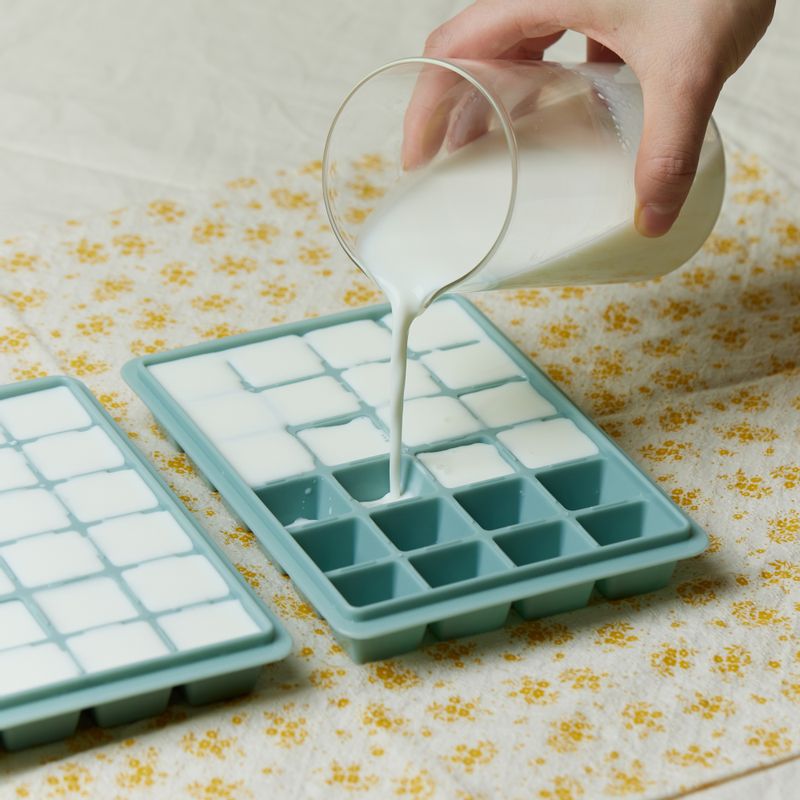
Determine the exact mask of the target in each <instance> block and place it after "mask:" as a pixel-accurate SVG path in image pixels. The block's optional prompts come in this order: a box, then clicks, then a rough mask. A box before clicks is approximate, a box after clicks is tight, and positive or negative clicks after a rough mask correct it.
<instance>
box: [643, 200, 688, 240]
mask: <svg viewBox="0 0 800 800" xmlns="http://www.w3.org/2000/svg"><path fill="white" fill-rule="evenodd" d="M679 211H680V206H676V205H674V204H672V205H669V204H659V203H647V204H646V205H644V206H639V205H637V206H636V213H635V214H634V218H633V221H634V224H635V225H636V230H638V231H639V233H641V234H642V236H663V235H664V234H665V233H666V232H667V231H668V230H669V229H670V228H671V227H672V223H673V222H675V220H676V218H677V216H678V212H679Z"/></svg>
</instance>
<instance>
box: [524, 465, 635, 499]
mask: <svg viewBox="0 0 800 800" xmlns="http://www.w3.org/2000/svg"><path fill="white" fill-rule="evenodd" d="M536 477H537V478H538V479H539V482H540V483H541V484H542V486H544V488H545V489H547V491H548V492H550V494H551V495H553V497H555V499H556V500H558V502H559V503H561V505H562V506H564V508H566V509H569V510H570V511H574V510H577V509H581V508H592V507H593V506H605V505H611V504H612V503H618V502H621V501H623V500H632V499H634V498H636V497H638V496H639V495H641V494H642V492H643V491H644V487H643V485H642V479H641V478H638V477H637V476H636V475H634V474H633V473H632V472H631V471H630V470H628V469H625V468H624V467H623V466H621V465H619V464H614V463H612V462H611V461H610V460H608V459H605V458H598V459H595V460H593V461H584V462H583V463H579V464H571V465H569V466H565V467H556V468H555V469H549V470H547V471H545V472H539V473H538V474H537V475H536Z"/></svg>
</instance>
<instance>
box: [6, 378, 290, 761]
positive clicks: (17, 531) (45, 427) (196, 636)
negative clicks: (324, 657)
mask: <svg viewBox="0 0 800 800" xmlns="http://www.w3.org/2000/svg"><path fill="white" fill-rule="evenodd" d="M290 647H291V642H290V639H289V636H288V634H287V633H286V632H285V631H284V630H283V629H282V627H281V626H280V624H279V623H278V621H277V620H276V619H275V618H274V617H273V616H272V615H271V614H270V613H269V612H268V611H267V610H266V609H265V608H264V607H263V605H262V604H261V602H260V601H259V600H258V599H257V598H256V596H255V595H254V594H253V592H252V591H251V590H250V588H249V587H248V586H247V584H246V583H245V582H244V581H243V580H242V579H241V577H240V576H239V575H238V574H237V573H236V570H234V569H233V568H232V567H231V566H230V564H229V563H228V562H227V560H226V559H225V558H224V556H223V555H222V553H221V551H220V550H219V549H218V548H217V547H216V546H215V545H214V544H213V543H211V542H210V541H209V540H208V539H207V538H206V537H205V536H204V535H203V534H202V532H201V530H200V528H199V527H198V526H197V524H196V523H195V522H194V521H193V520H192V518H191V517H190V515H189V514H188V512H187V511H186V510H185V508H184V507H183V506H182V505H181V504H180V503H179V502H178V501H177V499H176V498H175V497H174V496H173V495H172V493H171V492H170V491H169V489H168V488H167V486H166V484H164V483H163V481H162V480H161V479H160V478H159V477H158V476H157V474H156V472H155V471H154V470H153V468H152V467H150V466H148V465H147V463H146V462H145V461H144V459H143V458H142V457H141V456H140V455H139V453H138V452H137V451H136V450H135V449H134V448H133V447H132V446H131V444H130V443H129V441H128V437H127V436H126V435H125V434H124V433H123V432H122V431H120V430H119V428H118V427H117V426H116V424H115V423H114V421H113V420H112V419H111V418H110V417H109V416H108V414H107V413H106V412H105V411H104V410H103V408H102V406H101V405H100V404H99V403H98V402H97V401H96V400H95V399H94V397H93V396H92V395H91V393H90V392H89V390H88V389H86V387H85V386H84V385H83V384H81V383H80V382H78V381H75V380H72V379H70V378H65V377H52V378H41V379H37V380H34V381H26V382H23V383H17V384H13V385H10V386H5V387H2V388H0V743H2V745H3V746H4V747H5V748H6V749H9V750H12V749H18V748H21V747H27V746H31V745H34V744H40V743H43V742H49V741H55V740H57V739H61V738H64V737H66V736H69V735H70V734H71V733H72V732H73V731H74V730H75V728H76V726H77V724H78V721H79V717H80V714H81V712H82V711H91V712H92V714H93V716H94V719H95V721H96V722H97V723H98V724H100V725H104V726H106V725H118V724H123V723H127V722H130V721H133V720H136V719H140V718H142V717H147V716H153V715H156V714H159V713H161V712H162V711H164V709H165V708H166V707H167V703H168V701H169V699H170V695H171V692H172V690H173V689H174V688H177V687H182V689H183V692H184V695H185V697H186V698H187V699H188V701H189V702H191V703H204V702H210V701H213V700H218V699H222V698H227V697H231V696H233V695H236V694H241V693H244V692H247V691H249V690H250V689H252V687H253V686H254V684H255V682H256V679H257V677H258V674H259V672H260V670H261V667H262V666H263V665H264V664H267V663H269V662H273V661H276V660H279V659H282V658H284V657H285V656H286V655H287V654H288V652H289V649H290Z"/></svg>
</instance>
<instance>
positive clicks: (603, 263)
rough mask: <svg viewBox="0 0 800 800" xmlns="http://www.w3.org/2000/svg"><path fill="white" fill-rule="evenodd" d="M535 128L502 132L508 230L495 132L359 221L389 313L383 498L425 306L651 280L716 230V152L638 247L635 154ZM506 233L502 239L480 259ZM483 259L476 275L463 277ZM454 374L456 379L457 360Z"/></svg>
mask: <svg viewBox="0 0 800 800" xmlns="http://www.w3.org/2000/svg"><path fill="white" fill-rule="evenodd" d="M620 107H621V108H624V113H623V116H625V115H626V114H627V116H628V117H631V114H632V111H631V108H630V107H629V106H624V104H622V103H620ZM612 114H613V109H612ZM535 120H536V118H535V115H532V116H531V119H530V120H528V121H527V122H526V121H525V120H524V119H522V120H517V121H515V124H514V129H515V135H516V137H517V144H518V166H517V174H518V181H517V186H516V199H515V202H514V204H513V209H512V213H511V215H510V218H509V219H508V220H506V214H507V211H508V205H507V201H508V198H509V197H510V196H511V188H512V165H511V160H510V156H509V151H508V146H507V143H506V140H505V137H504V135H503V133H502V131H500V130H495V131H493V132H490V133H488V134H486V135H484V136H482V137H480V138H479V139H477V140H475V141H474V142H472V143H471V144H468V145H466V146H465V147H462V148H460V149H459V150H457V151H456V152H455V153H453V154H452V155H450V156H449V157H447V158H445V159H443V160H441V161H439V162H438V163H436V164H433V165H431V166H430V167H428V168H426V169H420V170H416V171H413V172H410V173H407V174H405V175H404V176H402V177H401V178H400V180H399V181H398V182H397V184H396V185H395V186H394V187H392V189H391V191H389V192H388V193H387V194H386V195H385V196H384V197H383V199H382V200H381V202H379V203H378V205H377V207H376V208H375V210H374V211H373V212H372V214H371V215H370V216H369V217H368V219H367V221H366V223H365V224H364V226H363V228H362V229H361V231H360V233H359V236H358V239H357V241H356V243H355V247H354V252H355V254H356V256H357V257H358V259H359V262H360V264H361V265H362V266H363V267H364V269H365V270H366V271H367V272H368V273H369V274H370V275H372V277H373V278H374V279H375V280H376V282H377V283H378V284H379V286H380V287H381V288H382V289H383V291H384V292H385V294H386V296H387V297H388V299H389V302H390V303H391V306H392V332H393V348H392V364H393V365H394V366H393V370H394V372H393V380H392V400H391V406H390V414H389V421H390V428H391V449H390V452H391V466H390V481H391V487H392V489H391V491H392V494H394V495H397V494H398V493H399V492H400V490H401V487H400V473H399V465H400V448H401V441H402V413H403V400H402V398H403V387H404V373H405V360H406V351H407V343H408V332H409V326H410V325H411V322H412V321H413V320H414V318H415V317H416V316H417V315H419V314H420V313H421V312H422V310H423V309H424V308H425V306H426V305H427V304H428V303H429V302H430V301H431V299H432V298H434V297H435V296H436V295H437V294H438V293H440V292H441V291H442V290H443V289H445V288H447V287H449V286H451V285H452V284H454V283H457V287H456V288H457V289H458V290H459V291H480V290H485V289H501V288H513V287H521V286H553V285H570V284H581V283H611V282H618V281H630V280H640V279H646V278H649V277H654V276H657V275H660V274H663V273H664V272H668V271H669V270H670V269H674V268H675V267H677V266H679V265H680V264H682V263H683V262H684V261H685V260H686V259H688V258H689V257H690V256H691V255H692V254H693V253H694V252H695V251H696V249H697V247H698V246H699V244H700V243H701V242H702V241H703V240H704V239H705V238H706V236H707V235H708V233H710V231H711V228H712V227H713V225H714V222H715V221H716V218H717V215H718V212H719V207H720V203H721V197H722V192H723V187H724V180H725V177H724V158H723V153H722V149H721V147H720V146H719V145H718V142H716V141H714V142H712V143H711V145H710V146H708V147H706V148H704V150H703V153H702V155H701V160H700V165H699V172H698V175H697V178H696V180H695V183H694V185H693V187H692V190H691V192H690V194H689V197H688V199H687V202H686V204H685V206H684V209H683V211H682V213H681V216H680V218H679V219H678V221H677V222H676V224H675V226H674V227H673V229H672V230H671V231H670V232H669V233H668V234H667V235H666V236H663V237H661V238H659V239H647V238H645V237H643V236H641V235H640V234H639V233H638V232H637V231H636V230H635V227H634V222H633V209H634V204H635V191H634V184H633V176H634V163H635V156H636V148H635V147H631V146H630V143H629V142H628V141H627V140H623V141H622V142H621V143H620V142H619V141H616V140H614V139H613V138H611V139H609V140H608V141H606V142H600V143H599V144H593V145H592V146H591V147H587V146H584V145H582V143H581V142H580V141H577V142H576V141H574V140H568V141H566V142H564V143H563V144H559V142H558V141H557V137H550V138H549V139H547V140H545V141H544V142H543V141H542V140H540V139H539V138H537V137H538V131H537V130H536V128H535ZM625 122H626V124H625V126H624V127H623V129H625V130H628V131H630V130H631V129H634V131H635V129H636V127H637V126H636V125H635V124H633V123H631V121H630V119H626V120H625ZM638 127H639V129H640V127H641V122H639V123H638ZM499 199H502V201H501V202H498V200H499ZM506 222H507V228H506V230H505V235H504V236H503V237H502V239H501V241H499V244H497V246H496V249H495V250H494V251H493V252H492V248H493V247H494V246H495V242H496V240H497V239H498V236H499V235H500V233H501V231H502V230H503V226H504V223H506ZM484 256H486V258H485V260H484V263H483V264H482V265H481V268H480V269H478V270H477V271H475V272H474V273H472V274H469V275H468V273H470V271H471V270H472V269H473V267H475V266H476V265H478V264H479V263H480V262H481V259H482V258H484ZM465 276H467V277H466V278H465ZM457 358H458V356H455V357H448V356H442V355H434V356H433V357H431V358H429V359H428V360H426V359H423V363H425V364H426V366H428V367H429V368H432V369H433V364H434V363H435V362H437V361H440V360H441V361H444V362H447V361H449V360H451V359H457ZM432 362H433V363H432ZM454 363H455V362H454ZM455 366H456V367H457V368H458V371H459V372H464V370H463V369H462V367H464V366H469V361H468V360H467V361H466V362H465V363H464V364H455ZM433 371H434V372H435V371H436V370H435V369H433ZM457 382H458V384H459V385H461V386H465V385H466V384H467V383H469V382H470V379H468V378H467V377H465V376H464V375H462V376H461V377H460V378H459V380H458V381H457ZM472 382H473V383H477V382H479V381H472Z"/></svg>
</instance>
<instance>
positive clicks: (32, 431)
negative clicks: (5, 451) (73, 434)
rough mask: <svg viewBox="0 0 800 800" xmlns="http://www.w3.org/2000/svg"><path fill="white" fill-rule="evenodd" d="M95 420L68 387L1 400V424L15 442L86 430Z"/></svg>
mask: <svg viewBox="0 0 800 800" xmlns="http://www.w3.org/2000/svg"><path fill="white" fill-rule="evenodd" d="M91 421H92V420H91V419H90V417H89V414H88V413H87V411H86V409H85V408H84V407H83V406H82V405H81V404H80V402H79V401H78V399H77V398H76V397H75V395H73V394H72V392H71V391H70V390H69V389H68V388H67V387H66V386H57V387H56V388H55V389H45V390H44V391H39V392H29V393H28V394H22V395H18V396H17V397H9V398H8V399H7V400H0V423H2V425H3V426H4V427H5V428H6V429H7V430H8V432H9V433H10V434H11V435H12V436H13V437H14V438H15V439H33V438H34V437H35V436H46V435H47V434H48V433H58V432H60V431H68V430H72V429H73V428H85V427H86V426H87V425H89V424H90V423H91Z"/></svg>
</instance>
